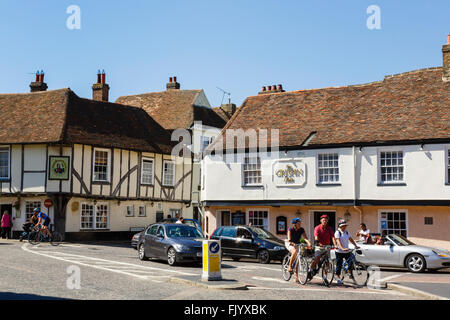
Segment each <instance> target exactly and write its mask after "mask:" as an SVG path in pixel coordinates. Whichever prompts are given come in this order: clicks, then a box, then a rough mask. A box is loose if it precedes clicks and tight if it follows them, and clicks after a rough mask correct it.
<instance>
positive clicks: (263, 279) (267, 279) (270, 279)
mask: <svg viewBox="0 0 450 320" xmlns="http://www.w3.org/2000/svg"><path fill="white" fill-rule="evenodd" d="M252 279H255V280H261V281H272V282H278V283H283V284H285V283H286V282H287V281H284V280H280V279H275V278H266V277H252Z"/></svg>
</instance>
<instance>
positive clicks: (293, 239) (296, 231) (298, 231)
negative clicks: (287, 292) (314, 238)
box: [287, 218, 311, 282]
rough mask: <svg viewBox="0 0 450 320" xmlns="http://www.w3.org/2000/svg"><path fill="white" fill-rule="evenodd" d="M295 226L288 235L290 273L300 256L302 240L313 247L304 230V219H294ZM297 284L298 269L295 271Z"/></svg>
mask: <svg viewBox="0 0 450 320" xmlns="http://www.w3.org/2000/svg"><path fill="white" fill-rule="evenodd" d="M292 224H293V226H292V227H291V228H289V230H288V233H287V238H288V242H289V244H288V246H287V249H288V250H289V252H290V253H291V260H290V261H289V272H292V271H293V270H292V264H293V263H294V261H295V259H297V255H298V250H299V248H298V245H299V244H300V242H301V240H302V238H303V239H304V240H305V242H306V244H307V246H308V247H309V248H310V247H311V242H309V240H308V237H307V236H306V232H305V229H303V228H302V219H300V218H294V219H292ZM295 282H299V281H298V268H296V270H295Z"/></svg>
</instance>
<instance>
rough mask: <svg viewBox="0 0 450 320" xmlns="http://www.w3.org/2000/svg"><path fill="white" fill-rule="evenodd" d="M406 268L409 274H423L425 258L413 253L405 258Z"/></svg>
mask: <svg viewBox="0 0 450 320" xmlns="http://www.w3.org/2000/svg"><path fill="white" fill-rule="evenodd" d="M406 267H407V268H408V270H409V271H411V272H415V273H419V272H423V271H425V268H426V262H425V258H424V257H422V256H421V255H420V254H417V253H413V254H411V255H409V256H408V257H407V258H406Z"/></svg>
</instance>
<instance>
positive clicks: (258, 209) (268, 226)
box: [245, 208, 270, 232]
mask: <svg viewBox="0 0 450 320" xmlns="http://www.w3.org/2000/svg"><path fill="white" fill-rule="evenodd" d="M250 211H267V228H265V226H264V225H263V229H265V230H267V231H269V232H270V210H269V209H268V208H249V209H247V210H246V212H245V214H246V217H245V219H246V221H247V225H248V224H250ZM264 219H265V218H264V217H263V220H264ZM252 227H260V226H259V225H255V224H254V223H253V222H252Z"/></svg>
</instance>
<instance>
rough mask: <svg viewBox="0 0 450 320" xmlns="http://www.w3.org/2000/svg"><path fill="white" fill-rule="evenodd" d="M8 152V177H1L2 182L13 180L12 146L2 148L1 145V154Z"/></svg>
mask: <svg viewBox="0 0 450 320" xmlns="http://www.w3.org/2000/svg"><path fill="white" fill-rule="evenodd" d="M4 151H7V161H8V166H7V169H8V170H7V174H8V176H7V177H1V176H0V181H9V180H10V179H11V146H2V145H0V152H4Z"/></svg>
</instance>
